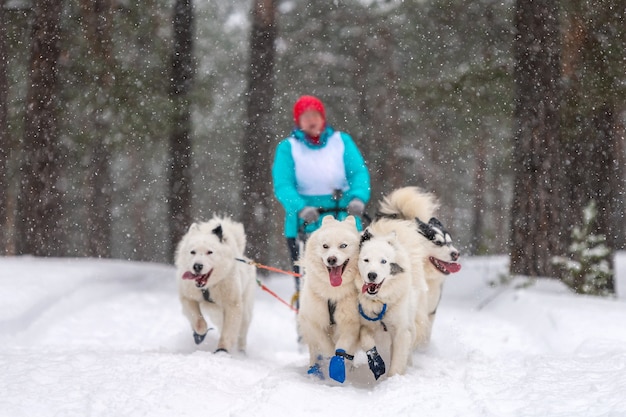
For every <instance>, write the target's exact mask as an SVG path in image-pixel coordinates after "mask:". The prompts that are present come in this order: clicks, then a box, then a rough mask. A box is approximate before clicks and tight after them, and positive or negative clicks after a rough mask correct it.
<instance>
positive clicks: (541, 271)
mask: <svg viewBox="0 0 626 417" xmlns="http://www.w3.org/2000/svg"><path fill="white" fill-rule="evenodd" d="M558 16H559V9H558V2H556V1H554V0H536V1H532V2H529V1H525V0H517V1H516V3H515V30H516V36H515V40H514V45H513V51H514V58H515V70H514V79H515V114H514V119H515V120H514V123H515V134H514V138H515V145H514V150H513V164H514V165H513V168H514V176H515V179H514V189H513V201H512V208H511V247H510V250H511V265H510V271H511V273H512V274H521V275H527V276H554V275H555V272H556V270H555V268H554V266H553V265H552V263H551V258H552V257H553V256H555V255H559V254H561V253H563V249H564V248H563V245H562V242H561V241H562V239H561V237H560V236H559V231H560V228H559V215H560V198H561V191H562V190H561V188H560V187H561V182H562V179H561V177H560V172H561V167H560V153H559V150H560V147H561V140H560V133H559V103H560V91H559V80H560V39H559V19H558Z"/></svg>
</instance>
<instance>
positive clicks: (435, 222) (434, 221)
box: [428, 217, 445, 230]
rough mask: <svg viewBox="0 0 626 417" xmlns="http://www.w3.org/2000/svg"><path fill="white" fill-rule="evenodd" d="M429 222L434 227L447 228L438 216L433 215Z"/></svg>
mask: <svg viewBox="0 0 626 417" xmlns="http://www.w3.org/2000/svg"><path fill="white" fill-rule="evenodd" d="M428 224H429V225H431V226H434V227H438V228H440V229H441V230H445V227H444V225H443V223H441V222H440V221H439V219H437V218H436V217H431V218H430V220H428Z"/></svg>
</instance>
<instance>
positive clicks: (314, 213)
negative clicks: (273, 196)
mask: <svg viewBox="0 0 626 417" xmlns="http://www.w3.org/2000/svg"><path fill="white" fill-rule="evenodd" d="M298 217H300V218H301V219H302V220H304V221H305V222H306V223H315V222H316V221H317V219H319V218H320V212H319V211H318V210H317V209H316V208H315V207H311V206H306V207H305V208H303V209H302V210H300V212H299V213H298Z"/></svg>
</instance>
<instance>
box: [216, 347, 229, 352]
mask: <svg viewBox="0 0 626 417" xmlns="http://www.w3.org/2000/svg"><path fill="white" fill-rule="evenodd" d="M213 353H228V351H227V350H226V349H224V348H219V349H216V350H215V352H213Z"/></svg>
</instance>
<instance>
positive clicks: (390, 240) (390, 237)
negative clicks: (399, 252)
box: [385, 230, 398, 247]
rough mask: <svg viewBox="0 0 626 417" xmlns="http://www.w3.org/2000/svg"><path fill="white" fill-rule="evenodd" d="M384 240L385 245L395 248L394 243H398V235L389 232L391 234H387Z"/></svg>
mask: <svg viewBox="0 0 626 417" xmlns="http://www.w3.org/2000/svg"><path fill="white" fill-rule="evenodd" d="M385 239H386V240H387V243H389V244H390V245H391V246H393V247H395V246H396V242H398V234H397V233H396V231H395V230H393V231H391V233H389V234H388V235H387V236H385Z"/></svg>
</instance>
